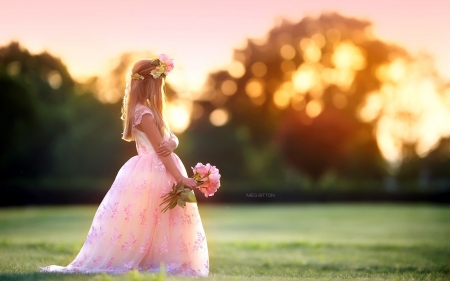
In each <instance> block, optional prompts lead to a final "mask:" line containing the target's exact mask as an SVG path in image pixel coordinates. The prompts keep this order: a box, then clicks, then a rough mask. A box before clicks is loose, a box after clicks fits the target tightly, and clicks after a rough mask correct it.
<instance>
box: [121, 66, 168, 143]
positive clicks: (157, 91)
mask: <svg viewBox="0 0 450 281" xmlns="http://www.w3.org/2000/svg"><path fill="white" fill-rule="evenodd" d="M155 67H156V65H153V64H152V61H151V60H149V59H143V60H139V61H137V62H135V63H134V65H133V68H132V73H133V74H134V73H137V74H140V75H141V76H143V77H144V79H143V80H141V79H137V80H134V79H133V80H132V79H131V78H130V76H131V73H128V74H127V82H128V83H127V88H126V89H125V96H124V98H123V105H122V117H121V119H122V120H123V133H122V139H124V140H126V141H132V140H134V135H133V122H134V110H135V107H136V104H137V103H141V104H143V105H145V106H147V107H149V108H150V110H151V111H152V112H153V117H154V119H155V122H156V125H157V127H158V130H159V132H160V133H161V136H162V137H164V135H165V134H169V133H170V131H169V127H168V126H167V121H166V119H165V117H164V110H165V104H166V100H165V99H166V96H165V93H164V88H163V87H164V79H165V78H163V77H160V78H156V79H155V78H153V76H152V75H151V74H150V72H151V71H152V70H153V69H154V68H155Z"/></svg>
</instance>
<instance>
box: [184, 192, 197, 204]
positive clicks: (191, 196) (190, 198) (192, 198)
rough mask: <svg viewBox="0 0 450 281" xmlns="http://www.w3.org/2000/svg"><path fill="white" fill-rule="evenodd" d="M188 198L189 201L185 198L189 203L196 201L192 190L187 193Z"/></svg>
mask: <svg viewBox="0 0 450 281" xmlns="http://www.w3.org/2000/svg"><path fill="white" fill-rule="evenodd" d="M188 198H189V201H188V200H186V201H187V202H190V203H197V198H195V194H194V192H192V191H191V192H189V193H188Z"/></svg>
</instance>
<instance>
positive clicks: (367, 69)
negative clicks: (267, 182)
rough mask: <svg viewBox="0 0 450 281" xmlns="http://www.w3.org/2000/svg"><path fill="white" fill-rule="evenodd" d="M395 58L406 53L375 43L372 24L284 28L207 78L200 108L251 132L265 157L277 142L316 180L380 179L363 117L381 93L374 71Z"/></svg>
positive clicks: (312, 22)
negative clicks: (333, 173) (334, 175)
mask: <svg viewBox="0 0 450 281" xmlns="http://www.w3.org/2000/svg"><path fill="white" fill-rule="evenodd" d="M397 56H406V53H405V51H404V50H403V49H401V48H399V47H396V46H392V45H389V44H386V43H383V42H381V41H379V40H376V39H375V38H373V37H372V36H371V35H370V23H369V22H367V21H361V20H358V19H353V18H346V17H343V16H340V15H338V14H324V15H322V16H320V17H319V18H317V19H312V18H305V19H303V20H302V21H300V22H299V23H295V24H292V23H288V22H286V21H285V22H283V23H282V24H280V25H279V26H277V27H275V28H273V29H272V30H271V31H269V32H268V34H267V36H266V37H265V38H264V39H261V40H250V39H249V40H247V46H246V47H245V48H244V49H240V50H235V52H234V61H233V62H232V63H231V64H230V66H229V68H228V69H227V70H223V71H218V72H216V73H212V74H211V75H210V77H209V85H208V88H209V90H208V91H207V92H206V93H205V95H204V97H203V100H205V102H209V104H211V106H209V107H208V106H203V105H202V104H199V105H201V106H202V107H203V111H204V112H205V113H206V114H204V116H205V117H203V118H206V117H207V116H209V115H210V114H211V112H212V111H214V110H216V109H222V110H224V111H225V112H227V113H228V114H229V116H230V122H229V124H228V126H232V127H235V128H239V127H245V128H247V129H248V130H249V132H250V139H251V142H252V146H253V147H259V148H260V151H261V152H262V151H264V150H266V149H268V147H272V144H273V142H274V141H275V140H276V141H277V143H278V147H279V149H280V150H281V152H282V154H283V155H284V158H285V159H286V160H287V162H288V163H290V164H291V165H293V166H294V167H296V168H297V169H298V170H299V171H301V172H305V173H307V174H308V175H310V176H311V177H312V178H315V179H318V178H320V177H321V176H322V175H323V174H324V173H325V172H326V171H328V170H330V169H333V170H338V171H340V172H341V174H342V175H345V176H348V177H353V178H358V177H361V176H365V177H371V178H378V179H379V178H381V177H382V176H383V174H384V162H383V161H382V157H381V155H380V152H379V150H378V147H377V145H376V139H375V137H374V135H373V134H372V131H373V125H372V124H370V123H366V122H363V121H362V120H361V118H360V117H359V113H360V112H359V111H360V108H361V106H362V105H363V104H364V102H365V100H366V97H367V95H368V94H369V93H370V92H372V91H375V90H377V89H378V88H379V86H380V81H379V79H378V78H377V77H376V75H374V73H373V72H374V69H376V67H377V66H378V65H381V64H383V63H386V62H388V61H390V60H391V59H392V57H397ZM194 126H195V124H194ZM266 160H267V161H269V160H270V159H266ZM247 165H252V163H251V160H250V159H249V160H248V162H247ZM260 172H262V173H263V171H260Z"/></svg>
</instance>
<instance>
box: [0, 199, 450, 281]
mask: <svg viewBox="0 0 450 281" xmlns="http://www.w3.org/2000/svg"><path fill="white" fill-rule="evenodd" d="M199 208H200V211H201V215H202V219H203V224H204V227H205V231H206V234H207V238H208V247H209V254H210V266H211V269H210V270H211V271H210V276H209V277H208V278H205V279H204V280H333V279H341V280H367V279H370V280H450V206H436V205H392V204H375V205H368V204H340V205H264V206H262V205H259V206H245V205H222V206H205V205H203V206H200V207H199ZM95 210H96V207H95V206H92V207H77V206H76V207H25V208H10V209H0V280H100V281H101V280H104V281H106V280H194V279H198V278H189V277H174V276H166V277H164V276H157V275H149V274H139V273H137V272H130V273H129V274H125V275H116V276H109V275H105V274H97V275H95V274H92V275H61V274H49V273H39V272H38V269H39V268H38V266H45V265H50V264H58V265H67V264H68V263H69V262H71V261H72V260H73V258H74V257H75V255H76V254H77V253H78V251H79V249H80V247H81V245H82V243H83V242H84V239H85V237H86V234H87V231H88V229H89V226H90V223H91V220H92V218H93V215H94V213H95Z"/></svg>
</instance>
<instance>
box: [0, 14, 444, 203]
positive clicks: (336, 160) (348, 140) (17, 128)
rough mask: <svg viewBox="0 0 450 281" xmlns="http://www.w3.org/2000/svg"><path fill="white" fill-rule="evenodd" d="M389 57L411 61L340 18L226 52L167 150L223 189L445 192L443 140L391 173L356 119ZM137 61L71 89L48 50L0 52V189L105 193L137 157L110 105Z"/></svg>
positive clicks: (287, 27) (127, 59) (294, 26)
mask: <svg viewBox="0 0 450 281" xmlns="http://www.w3.org/2000/svg"><path fill="white" fill-rule="evenodd" d="M138 55H139V56H142V55H143V54H138ZM398 57H403V58H406V59H410V58H409V56H408V54H407V53H406V52H405V51H404V50H403V49H402V48H400V47H398V46H394V45H391V44H387V43H385V42H382V41H380V40H378V39H376V38H374V37H373V36H372V35H371V33H370V23H369V22H366V21H361V20H358V19H353V18H346V17H343V16H340V15H338V14H325V15H322V16H320V17H319V18H315V19H312V18H305V19H303V20H302V21H300V22H298V23H290V22H286V21H283V22H281V23H280V24H279V25H277V26H276V27H274V28H273V29H272V30H270V31H269V32H268V34H267V36H266V37H265V38H261V39H248V40H247V46H246V47H245V48H242V49H237V50H235V52H234V60H233V62H231V64H230V66H229V68H228V69H226V70H222V71H218V72H215V73H211V74H210V76H209V78H208V81H207V84H206V85H205V89H204V91H203V94H202V96H201V97H200V98H199V99H198V100H195V101H192V103H193V107H192V108H193V111H192V120H191V124H190V126H189V127H188V128H187V130H186V131H184V132H183V133H182V134H180V135H179V139H180V143H181V146H180V147H179V148H177V150H176V153H177V154H178V155H179V156H180V157H181V159H183V162H184V163H185V165H186V167H187V168H189V167H190V166H193V165H195V164H196V163H197V162H203V163H212V164H214V165H216V166H217V167H219V168H220V171H221V174H222V178H223V185H224V186H226V190H225V191H223V192H225V193H226V192H230V191H231V192H237V191H243V190H246V191H255V192H264V191H275V190H287V191H289V190H292V189H304V190H305V189H306V190H307V189H310V188H311V187H323V188H325V189H324V190H329V189H335V190H339V189H342V190H357V191H358V192H361V191H370V190H371V191H373V190H384V189H385V187H389V186H391V185H389V184H388V185H385V184H384V183H385V182H386V179H390V180H392V179H395V180H397V181H403V182H408V183H413V184H412V185H410V186H413V187H412V189H417V188H421V187H427V188H429V187H430V186H432V185H434V183H435V182H438V186H439V187H440V188H443V189H445V190H448V183H449V179H450V174H449V173H447V171H448V169H449V168H450V154H449V153H450V147H449V139H445V138H444V139H442V140H441V141H440V142H439V144H438V145H437V146H436V147H435V148H434V149H433V150H432V151H431V152H430V153H428V154H427V155H426V156H425V157H424V156H422V157H420V156H419V155H417V153H415V152H414V149H413V145H414V144H413V143H406V144H405V145H404V147H403V150H404V151H408V153H405V154H404V155H405V157H404V159H403V162H402V164H401V165H400V166H399V167H398V168H397V169H396V170H395V173H393V172H392V169H390V166H389V164H388V163H387V162H386V161H385V160H384V159H383V157H382V155H381V153H380V149H379V145H378V144H377V140H376V138H375V134H374V130H375V127H376V119H373V120H372V121H370V122H367V120H366V121H364V118H361V109H362V108H363V107H364V104H365V103H366V102H367V99H368V96H369V94H370V93H372V92H373V91H376V90H378V89H379V88H380V86H381V81H380V79H379V76H377V69H379V67H380V66H382V65H384V64H386V63H390V62H392V61H393V60H394V59H395V58H398ZM136 58H137V55H136V54H123V55H122V56H120V57H119V58H118V60H117V63H116V65H115V66H113V67H112V69H111V73H109V74H108V78H104V77H93V78H92V80H91V81H90V82H88V83H85V84H80V83H77V82H75V81H74V80H73V79H72V78H71V76H70V73H69V72H68V71H67V69H66V67H65V65H64V64H63V62H61V60H59V59H58V58H55V57H53V56H52V55H50V54H48V53H45V52H44V53H42V54H30V53H29V52H28V51H27V50H26V49H25V48H24V47H22V46H20V44H19V43H17V42H12V43H10V44H9V45H7V46H4V47H1V48H0V91H1V96H0V98H1V101H0V107H1V110H0V114H1V121H0V122H1V123H0V126H1V127H0V129H1V130H2V132H3V137H2V138H1V145H0V149H1V154H0V171H1V177H2V179H1V181H2V186H9V187H10V188H16V187H23V186H25V187H26V188H29V189H33V188H47V187H49V186H50V187H49V188H55V189H64V188H72V189H79V190H82V189H83V190H89V189H91V188H92V189H97V190H101V191H102V192H104V191H105V190H107V189H108V188H109V187H110V184H111V183H112V179H113V178H114V177H115V175H116V174H117V172H118V170H119V168H120V167H121V165H123V164H124V163H125V162H126V161H127V160H128V159H129V158H130V157H132V156H133V155H135V154H136V152H135V144H134V143H127V142H124V141H123V140H122V139H121V132H122V128H121V120H120V108H121V100H120V98H119V99H117V98H115V97H117V96H119V97H120V96H121V95H120V93H121V92H122V91H123V88H124V83H125V80H124V77H125V73H126V71H127V67H128V66H129V65H130V63H131V62H132V61H134V60H135V59H136ZM169 83H170V79H169ZM99 85H102V86H101V87H99ZM167 92H168V98H169V101H176V100H177V99H178V98H179V97H178V95H177V93H176V91H174V90H173V89H172V88H171V87H170V84H169V85H168V86H167ZM390 182H391V181H388V183H390ZM391 187H392V186H391ZM90 191H92V190H90ZM90 191H87V192H86V193H85V194H88V195H89V194H90ZM36 192H37V191H36ZM98 198H100V199H101V196H99V197H98ZM68 202H70V200H69V201H68Z"/></svg>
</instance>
